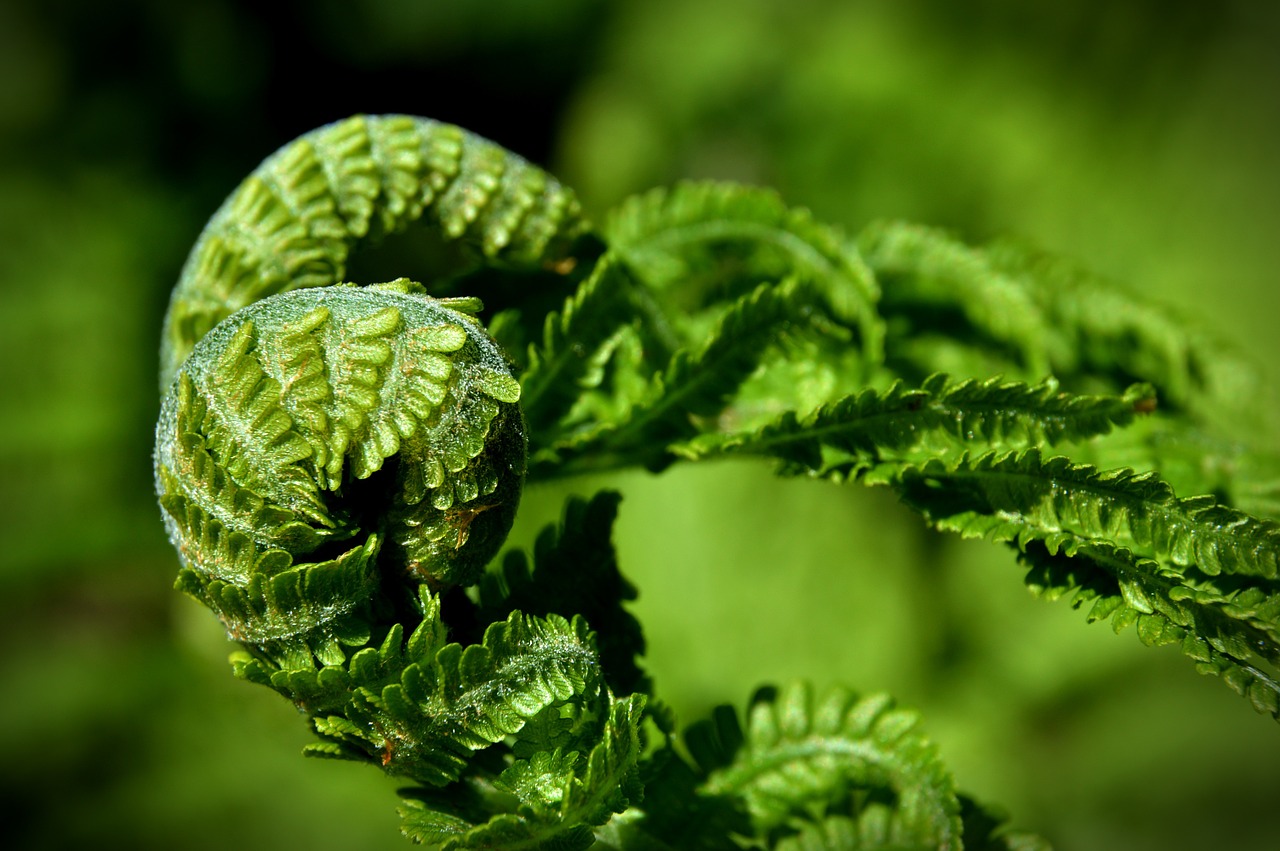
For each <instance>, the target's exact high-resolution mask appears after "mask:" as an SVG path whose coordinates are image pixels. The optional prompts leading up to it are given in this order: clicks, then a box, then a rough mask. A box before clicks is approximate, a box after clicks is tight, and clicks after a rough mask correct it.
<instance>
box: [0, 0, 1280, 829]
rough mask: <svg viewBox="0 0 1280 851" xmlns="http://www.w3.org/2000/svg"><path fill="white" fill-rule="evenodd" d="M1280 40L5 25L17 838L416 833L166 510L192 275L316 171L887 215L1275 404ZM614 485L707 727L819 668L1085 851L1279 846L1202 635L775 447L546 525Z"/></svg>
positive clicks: (5, 601) (453, 12)
mask: <svg viewBox="0 0 1280 851" xmlns="http://www.w3.org/2000/svg"><path fill="white" fill-rule="evenodd" d="M267 7H269V9H270V11H268V12H263V11H260V8H267ZM1277 44H1280V6H1277V4H1274V3H1269V2H1256V3H1248V2H1241V0H1221V2H1216V3H1203V2H1179V0H1072V2H1041V3H1027V2H1025V0H866V2H863V0H850V2H836V1H835V0H679V1H678V0H618V2H592V0H537V2H533V1H532V0H363V1H362V2H360V1H358V0H311V2H303V1H302V0H280V2H276V3H273V4H252V3H249V2H232V0H184V2H182V3H173V2H169V0H120V2H116V3H110V4H104V3H92V2H88V0H42V1H41V2H35V0H30V2H22V0H0V531H2V532H3V536H2V538H0V540H3V542H4V543H3V549H2V550H0V606H2V607H3V609H2V611H0V615H2V616H0V647H3V654H2V655H0V694H2V695H3V696H2V697H0V801H2V802H3V810H4V812H5V813H6V814H5V816H4V821H3V826H2V828H0V832H2V833H3V835H4V836H5V837H6V840H7V841H6V844H7V845H8V847H22V848H70V847H92V846H96V847H104V848H128V849H149V848H171V847H183V848H191V849H220V848H230V847H235V848H239V849H247V850H249V851H251V850H252V849H268V848H277V847H285V846H286V845H287V846H288V847H308V848H312V849H339V848H341V849H349V848H370V849H372V848H383V847H386V848H403V847H407V846H406V845H405V843H404V842H403V841H402V840H401V839H400V838H399V836H398V831H397V824H396V821H397V819H396V815H395V812H394V809H395V801H394V796H393V795H392V789H393V788H394V785H395V784H394V783H392V782H390V781H388V780H386V779H385V778H383V777H381V776H380V775H379V774H378V773H377V772H375V771H373V770H371V769H366V768H363V767H360V766H355V765H349V764H342V763H330V762H316V761H307V760H303V759H302V758H301V756H299V754H298V751H299V748H300V747H301V746H302V745H303V744H304V743H305V742H306V741H307V740H308V734H307V731H306V729H305V725H304V723H303V721H302V719H301V718H300V717H298V716H297V715H296V714H295V713H294V711H293V710H292V709H291V708H290V707H289V706H288V705H286V704H285V702H284V701H282V700H280V699H279V698H278V697H277V696H276V695H274V694H273V693H270V692H268V691H267V690H265V689H260V688H257V687H254V686H250V685H247V684H244V683H241V682H238V681H236V680H234V679H233V678H232V677H231V675H230V672H229V669H228V667H227V665H226V662H225V659H226V655H227V652H228V649H229V647H228V645H227V643H226V641H225V640H224V639H223V638H222V636H221V635H220V633H219V631H218V628H217V627H216V625H215V624H214V622H213V619H212V618H211V617H210V616H208V614H207V612H204V611H203V610H200V609H198V607H196V606H195V604H193V603H190V602H189V601H187V600H185V599H183V598H181V597H180V596H179V595H177V594H176V593H174V592H173V591H172V590H171V581H172V576H173V574H174V569H175V561H174V556H173V555H172V553H171V552H170V551H169V549H168V546H167V543H166V542H165V540H164V538H163V533H162V529H161V524H160V520H159V514H158V511H157V509H156V508H155V506H154V503H153V501H152V497H151V483H150V476H151V473H150V461H149V454H150V443H151V433H152V423H153V419H154V416H155V413H156V410H157V407H158V402H157V392H156V370H157V354H156V352H157V337H158V328H159V323H160V318H161V315H162V312H163V309H164V305H165V303H166V299H167V293H168V289H169V287H170V286H171V285H172V282H173V281H174V280H175V279H176V276H177V272H178V268H179V266H180V264H181V262H182V260H183V257H184V256H185V253H186V251H187V249H188V248H189V246H190V245H191V243H192V242H193V240H194V238H195V236H196V234H197V233H198V232H199V229H200V227H201V225H202V223H203V221H204V219H205V218H207V216H208V215H209V214H210V213H211V212H212V211H213V210H214V208H215V207H216V206H217V204H218V203H219V202H220V200H221V198H222V197H223V196H224V195H225V194H226V193H227V192H229V191H230V190H231V188H232V187H234V185H235V184H236V183H237V182H238V181H239V180H240V179H241V178H242V177H243V176H245V175H246V174H248V172H249V171H250V170H251V169H252V168H253V167H254V166H255V165H256V164H257V163H258V162H259V161H260V160H261V159H262V158H263V157H264V156H265V155H266V154H267V153H269V152H270V151H272V150H273V149H275V148H276V147H278V146H279V145H281V144H283V143H284V142H286V141H288V140H289V139H292V138H293V137H295V136H296V135H298V134H300V133H302V132H304V131H306V130H308V129H311V128H313V127H315V126H318V125H320V124H323V123H326V122H328V121H331V120H334V119H337V118H340V117H343V116H346V115H348V114H351V113H354V112H384V111H385V112H391V111H394V112H409V113H416V114H421V115H426V116H430V117H434V118H438V119H443V120H447V121H451V122H455V123H458V124H461V125H463V126H465V127H467V128H469V129H471V130H474V131H476V132H478V133H480V134H482V135H485V136H488V137H489V138H492V139H494V140H496V141H498V142H500V143H502V144H504V145H506V146H508V147H509V148H511V149H513V150H515V151H517V152H520V153H522V154H524V155H525V156H527V157H528V158H530V159H532V160H534V161H536V162H539V163H542V164H545V165H547V166H549V167H551V168H552V170H553V171H555V172H556V173H557V174H559V175H560V176H561V177H562V178H563V179H565V180H566V182H568V183H569V184H570V185H572V186H574V187H576V188H577V189H578V190H579V192H580V194H581V196H582V198H583V200H584V202H585V204H586V205H587V207H588V209H589V210H590V211H592V212H593V213H594V214H596V215H599V214H601V213H603V211H605V210H606V209H608V208H609V207H610V206H611V205H612V204H614V203H616V202H617V201H618V200H620V199H621V198H623V197H625V196H626V195H627V194H629V193H632V192H636V191H640V190H643V189H646V188H648V187H650V186H653V185H656V184H662V183H668V182H670V181H672V180H675V179H679V178H682V177H697V178H708V177H710V178H728V179H736V180H743V181H750V182H755V183H764V184H769V185H772V186H775V187H777V188H778V189H779V190H780V191H781V192H782V193H783V195H784V196H785V197H786V198H787V199H788V200H789V201H791V202H792V203H794V204H797V205H804V206H808V207H810V208H812V209H813V210H814V211H815V213H816V214H817V215H818V216H819V217H821V218H823V219H825V220H827V221H831V222H836V223H841V224H843V225H844V226H846V227H848V228H849V229H850V230H856V229H858V228H860V227H861V226H862V225H864V224H865V223H866V222H868V221H870V220H872V219H875V218H882V217H904V218H909V219H913V220H918V221H923V222H928V223H932V224H939V225H944V226H947V227H950V228H954V229H955V230H957V231H958V232H959V233H961V234H962V235H964V236H966V237H969V238H973V239H983V238H986V237H989V236H994V235H999V234H1013V235H1017V236H1021V237H1025V238H1027V239H1029V240H1031V241H1032V242H1035V243H1038V244H1039V245H1041V246H1043V247H1046V248H1049V249H1052V250H1055V251H1059V252H1063V253H1066V254H1069V255H1071V256H1073V257H1075V258H1077V259H1079V260H1081V261H1083V263H1085V264H1086V265H1088V266H1091V267H1092V268H1094V269H1096V270H1098V271H1101V272H1102V273H1104V274H1106V275H1108V276H1110V277H1112V278H1114V279H1115V280H1117V281H1120V282H1123V285H1125V286H1127V287H1129V288H1131V289H1133V290H1137V291H1141V292H1144V293H1146V294H1148V295H1149V296H1150V297H1151V298H1153V299H1157V300H1160V301H1163V302H1165V303H1168V304H1171V305H1173V306H1175V307H1176V308H1178V309H1180V310H1181V311H1182V312H1183V313H1184V314H1185V315H1186V316H1187V317H1188V318H1189V321H1193V322H1197V323H1200V324H1202V325H1206V326H1209V327H1211V328H1213V329H1216V331H1217V332H1218V333H1220V334H1221V335H1222V336H1223V337H1224V338H1226V339H1228V340H1232V341H1234V342H1235V344H1236V345H1238V346H1239V347H1240V348H1241V349H1243V350H1247V351H1250V352H1252V353H1253V355H1254V356H1255V357H1256V359H1257V360H1258V361H1259V362H1261V363H1263V365H1264V367H1265V368H1266V369H1268V370H1269V375H1270V376H1271V377H1272V378H1274V377H1275V376H1276V375H1277V367H1276V362H1277V356H1278V355H1280V335H1277V333H1276V327H1275V326H1276V320H1277V317H1278V316H1280V296H1277V283H1280V281H1278V279H1277V272H1276V266H1277V264H1278V263H1280V244H1278V243H1280V240H1278V237H1280V227H1278V226H1280V191H1277V190H1280V51H1277V49H1276V45H1277ZM406 271H407V272H408V273H410V274H412V270H406ZM605 486H607V487H616V488H619V489H621V490H622V491H623V493H624V495H625V499H624V502H623V506H622V514H621V519H620V525H619V529H618V534H617V543H618V547H619V550H620V554H621V559H622V564H623V567H624V569H625V570H626V572H627V573H628V574H629V575H630V577H631V578H632V579H633V580H634V581H635V582H636V584H637V585H639V587H640V589H641V594H642V596H641V599H640V601H639V602H638V604H637V605H636V607H635V608H636V610H637V612H638V613H639V614H640V616H641V618H642V620H643V622H644V623H645V625H646V629H647V634H648V637H649V641H650V645H651V652H650V657H649V662H650V668H651V670H652V672H653V674H654V676H655V677H656V680H657V683H658V687H659V689H660V692H661V694H662V695H663V696H664V697H665V698H666V699H668V700H669V701H670V702H671V703H672V704H673V705H674V706H675V707H676V709H677V710H678V711H679V712H680V713H681V716H682V717H683V718H684V719H685V720H686V721H692V720H694V719H695V718H697V717H699V716H700V715H701V714H702V713H704V712H705V711H706V710H707V709H708V708H710V707H711V706H713V705H714V704H716V703H720V702H734V703H737V704H739V705H741V703H742V702H743V701H744V700H745V699H746V698H747V696H748V695H749V693H750V691H751V690H752V689H753V688H754V687H755V686H756V685H758V684H760V683H762V682H766V681H781V680H785V679H789V678H791V677H795V676H805V677H809V678H812V679H814V680H815V681H816V682H818V683H820V684H827V683H835V682H842V683H846V684H848V685H850V686H852V687H854V688H857V689H859V690H862V691H881V690H884V691H889V692H891V693H893V694H895V695H896V696H897V697H898V698H899V699H900V701H902V702H903V703H906V704H909V705H912V706H915V707H917V708H919V709H920V710H921V711H922V712H923V714H924V718H925V724H926V727H927V729H928V730H930V731H931V733H932V734H933V736H934V738H935V739H936V740H937V741H938V743H939V745H940V747H941V748H942V751H943V754H944V757H945V758H946V759H947V761H948V762H949V764H950V765H951V766H952V767H953V769H954V770H955V773H956V775H957V778H958V781H959V783H960V785H961V786H962V788H964V789H966V790H968V791H970V792H971V793H973V794H975V795H976V796H978V797H979V798H981V799H984V800H989V801H993V802H998V803H1000V804H1002V805H1004V806H1005V807H1006V808H1007V809H1008V810H1009V811H1010V812H1011V813H1012V814H1013V817H1014V821H1015V822H1016V823H1017V824H1019V825H1021V826H1023V827H1027V828H1030V829H1034V830H1036V831H1039V832H1041V833H1042V834H1044V835H1045V836H1047V837H1049V838H1050V839H1051V840H1053V841H1054V842H1055V843H1056V844H1057V845H1058V847H1060V848H1064V849H1110V848H1117V849H1118V848H1125V849H1166V848H1209V847H1213V848H1247V849H1274V848H1275V847H1276V844H1275V842H1276V839H1275V837H1276V836H1277V835H1280V823H1278V822H1277V820H1276V819H1277V817H1276V815H1275V802H1276V800H1277V798H1278V796H1280V730H1277V729H1276V727H1275V725H1274V723H1273V722H1271V721H1270V720H1269V719H1266V718H1264V717H1262V716H1258V715H1255V714H1254V713H1253V712H1252V710H1251V709H1250V708H1249V707H1248V705H1247V704H1246V703H1245V702H1244V701H1242V700H1240V699H1239V698H1237V697H1236V696H1234V695H1233V694H1231V693H1230V692H1229V691H1228V690H1227V689H1226V688H1225V687H1224V686H1223V685H1222V684H1220V683H1218V682H1216V681H1212V680H1208V679H1205V678H1202V677H1198V676H1197V675H1196V674H1195V673H1194V672H1193V670H1192V668H1191V665H1190V664H1189V663H1188V662H1186V661H1185V660H1184V659H1182V658H1181V657H1180V655H1179V654H1178V652H1177V651H1176V650H1175V649H1173V648H1165V649H1163V650H1148V649H1146V648H1143V647H1142V646H1141V645H1140V644H1139V642H1138V641H1137V640H1136V638H1135V637H1134V636H1133V635H1132V634H1124V635H1122V636H1120V637H1116V636H1114V635H1113V634H1112V633H1111V631H1110V630H1109V629H1107V628H1105V627H1102V626H1095V627H1089V626H1086V625H1085V623H1084V617H1083V614H1082V613H1080V612H1076V611H1073V610H1071V609H1070V608H1069V607H1068V606H1066V605H1064V604H1062V603H1057V604H1054V603H1047V602H1043V601H1039V600H1036V599H1034V598H1032V597H1031V596H1030V595H1029V594H1028V593H1027V592H1026V591H1025V590H1024V588H1023V586H1022V584H1021V582H1020V572H1019V570H1018V569H1017V567H1016V565H1015V564H1014V563H1013V560H1012V558H1011V557H1010V555H1009V554H1008V553H1007V552H1005V551H1004V550H1002V549H998V548H993V547H990V546H988V545H985V544H983V543H981V542H968V543H961V542H957V541H952V540H950V539H946V538H941V537H938V536H935V535H932V534H927V533H924V532H922V530H921V526H920V524H919V522H918V521H917V520H916V519H915V518H914V517H912V516H910V515H909V514H908V513H907V512H906V511H905V510H903V509H901V508H900V507H899V506H897V504H896V503H895V502H894V500H893V499H892V498H891V496H889V495H888V494H886V493H881V492H876V491H863V490H857V489H839V488H836V487H834V486H830V485H823V484H820V483H811V482H805V481H787V482H777V481H774V480H773V479H772V477H771V475H770V472H769V470H768V469H767V468H764V467H757V466H752V465H741V464H724V465H719V466H709V467H706V468H689V469H679V468H678V469H676V470H674V471H671V472H669V473H667V474H665V475H663V476H660V477H653V476H648V475H644V474H633V475H624V476H617V477H613V478H609V479H598V480H589V481H586V480H584V481H574V482H570V483H567V484H565V485H563V486H557V487H556V488H554V489H553V488H541V489H533V490H531V492H529V493H528V495H527V498H526V504H525V507H524V508H523V509H522V516H521V520H520V522H519V525H518V528H517V530H516V535H515V540H516V541H517V542H519V541H524V542H528V541H530V540H532V537H533V535H534V534H535V533H536V531H537V529H538V528H539V527H540V526H541V525H542V524H544V523H546V522H550V521H551V520H553V519H554V518H555V517H556V516H557V515H558V513H559V511H560V506H561V504H562V501H563V498H564V496H565V495H566V493H570V492H574V493H583V494H589V493H591V492H593V491H594V490H595V489H597V488H599V487H605Z"/></svg>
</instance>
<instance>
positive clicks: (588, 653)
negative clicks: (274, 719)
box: [237, 589, 600, 787]
mask: <svg viewBox="0 0 1280 851" xmlns="http://www.w3.org/2000/svg"><path fill="white" fill-rule="evenodd" d="M422 608H423V611H424V617H423V620H422V623H421V624H420V625H419V626H418V627H417V628H416V629H415V630H414V632H413V634H412V635H411V636H410V637H409V639H408V640H407V641H405V640H404V632H403V628H402V627H401V626H400V625H399V624H395V625H394V626H392V627H391V629H390V630H389V631H388V632H387V635H386V637H385V638H384V640H383V642H382V644H381V645H380V646H379V647H377V648H374V647H367V648H365V649H363V650H360V651H359V652H357V653H355V654H354V655H353V656H351V658H350V659H349V660H341V659H340V660H338V662H336V663H329V664H326V665H324V666H322V667H316V666H315V665H313V664H307V665H305V666H295V667H293V668H285V667H283V666H278V667H273V666H272V665H271V664H270V663H269V662H265V661H262V660H257V659H247V658H241V659H240V660H239V661H238V663H237V674H238V675H239V676H241V677H243V678H245V679H248V680H251V681H254V682H260V683H263V684H265V685H270V686H271V687H272V688H274V689H275V690H277V691H279V692H280V693H281V694H283V695H284V696H285V697H287V698H288V699H289V700H291V701H293V702H294V703H295V704H297V705H298V706H299V707H300V708H303V709H305V710H306V711H307V712H308V713H309V714H311V715H313V716H314V724H315V728H316V732H317V733H319V734H320V736H321V737H322V738H323V739H325V740H326V743H325V744H323V745H319V746H312V747H310V748H308V752H309V753H313V754H315V755H319V756H329V757H342V758H347V759H357V760H360V761H365V762H373V763H375V764H378V765H381V767H382V768H383V770H385V771H387V772H388V773H390V774H395V775H399V776H405V777H409V778H412V779H413V780H415V781H417V782H419V783H423V784H426V785H429V786H433V787H443V786H446V785H448V784H450V783H453V782H455V781H457V780H458V779H459V777H460V776H461V774H462V772H463V771H464V769H466V767H467V765H468V762H469V760H470V759H471V758H472V756H473V755H475V753H476V752H478V751H480V750H482V749H484V748H487V747H489V746H490V745H493V744H494V743H496V742H500V741H502V740H503V739H504V738H506V737H508V736H513V735H516V734H518V733H520V731H521V730H522V729H523V728H524V726H525V725H526V724H527V723H528V722H530V721H531V720H532V719H535V718H537V717H538V716H539V715H540V714H541V713H543V712H545V711H549V710H552V709H553V708H555V707H561V706H563V705H565V704H567V703H569V702H571V701H579V700H583V699H590V698H593V697H594V696H595V695H596V694H597V693H598V692H599V689H600V672H599V662H598V661H597V658H596V655H595V650H594V647H593V645H592V642H591V639H590V636H589V634H588V632H587V627H586V623H585V621H583V620H582V619H581V618H575V619H574V621H573V622H570V621H567V620H565V619H564V618H560V617H558V616H554V615H553V616H550V617H548V618H533V617H526V616H524V615H522V614H521V613H519V612H513V613H512V614H511V615H510V616H509V617H508V618H507V619H506V620H505V621H500V622H498V623H494V624H492V625H490V627H489V628H488V630H486V632H485V635H484V640H483V641H482V642H481V643H479V644H473V645H470V646H467V647H463V646H462V645H460V644H448V643H446V640H447V632H446V628H445V626H444V622H443V620H442V619H441V616H440V604H439V598H438V597H437V596H435V595H432V594H430V593H429V592H427V591H426V590H425V589H424V590H423V591H422Z"/></svg>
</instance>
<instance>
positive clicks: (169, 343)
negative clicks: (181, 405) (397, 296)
mask: <svg viewBox="0 0 1280 851" xmlns="http://www.w3.org/2000/svg"><path fill="white" fill-rule="evenodd" d="M419 219H423V220H425V221H427V222H428V223H429V224H430V226H431V227H433V228H434V229H435V230H437V231H438V232H439V233H441V234H442V235H443V236H445V237H446V238H448V239H459V240H463V241H464V242H466V243H469V244H472V245H474V246H475V247H476V248H477V250H478V251H479V252H480V253H481V254H482V255H483V256H484V257H485V258H487V259H488V260H489V261H491V262H494V263H504V264H513V265H516V266H524V267H535V268H536V267H538V266H540V265H542V264H544V263H548V262H554V261H556V260H558V259H560V258H561V257H563V256H564V252H565V250H566V248H567V245H568V243H569V242H570V241H572V240H573V239H574V238H575V237H577V236H578V235H579V234H581V233H583V232H584V231H585V228H586V226H585V224H584V223H583V221H582V218H581V214H580V209H579V205H578V203H577V201H576V199H575V198H574V196H573V194H572V193H571V192H569V190H567V189H565V188H564V187H562V186H561V185H560V184H559V183H557V182H556V181H555V180H554V179H553V178H551V177H550V176H549V175H547V174H546V173H545V172H543V171H542V170H541V169H538V168H537V167H535V166H533V165H530V164H529V163H528V162H526V161H525V160H523V159H521V158H520V157H517V156H515V155H514V154H511V153H509V152H507V151H505V150H504V149H502V148H500V147H498V146H497V145H494V144H492V143H491V142H488V141H486V140H484V139H481V138H480V137H478V136H475V135H472V134H471V133H467V132H466V131H464V130H462V129H460V128H458V127H454V126H452V125H448V124H441V123H439V122H435V121H429V120H427V119H422V118H414V117H411V116H402V115H388V116H355V117H353V118H349V119H347V120H345V121H341V122H338V123H335V124H330V125H328V126H325V127H321V128H320V129H318V130H315V131H313V132H311V133H308V134H307V135H305V136H302V137H301V138H299V139H297V140H295V141H294V142H291V143H290V144H288V145H286V146H285V147H284V148H282V149H280V150H279V151H278V152H276V153H275V154H273V155H272V156H271V157H268V158H267V159H266V160H265V161H264V162H263V163H262V165H260V166H259V167H258V169H257V170H255V171H254V173H253V174H252V175H251V176H250V177H249V178H248V179H247V180H245V182H244V183H243V184H241V185H240V187H239V188H238V189H237V190H236V191H235V192H234V193H232V195H231V196H230V197H229V198H228V199H227V201H226V202H225V203H224V204H223V205H222V207H221V208H220V209H219V210H218V212H217V213H215V214H214V216H213V218H212V219H210V221H209V224H208V225H207V226H206V227H205V230H204V232H203V233H202V234H201V236H200V239H199V240H198V241H197V243H196V246H195V248H194V249H193V250H192V253H191V256H190V258H189V259H188V261H187V264H186V266H185V268H184V269H183V273H182V277H181V279H180V280H179V282H178V285H177V287H176V288H175V290H174V294H173V300H172V302H171V303H170V307H169V314H168V316H167V318H166V320H165V331H164V337H163V340H164V352H163V356H162V368H161V386H162V387H167V386H168V384H169V382H170V381H171V380H172V376H173V374H174V373H175V372H176V370H177V368H178V366H179V364H181V363H182V362H183V360H185V359H186V357H187V355H188V354H189V353H190V351H191V349H192V347H193V346H194V345H195V343H196V341H197V340H199V339H201V338H202V337H203V336H204V335H205V334H206V333H208V332H209V331H210V330H211V329H212V328H213V327H214V326H215V325H217V324H218V322H220V321H221V320H222V319H223V318H225V317H227V316H229V315H230V314H232V313H234V312H235V311H236V310H238V309H240V308H242V307H244V306H246V305H248V304H251V303H253V302H255V301H257V300H259V299H262V298H265V297H266V296H269V295H272V294H275V293H280V292H285V291H287V290H292V289H298V288H305V287H323V286H329V285H332V284H336V283H338V282H340V281H341V280H342V279H343V276H344V275H345V273H346V264H347V259H348V256H349V255H350V253H351V252H352V251H353V250H357V249H358V248H359V246H360V245H361V244H363V243H364V242H365V241H366V240H369V239H377V238H379V237H381V236H382V235H384V234H389V233H394V232H397V231H399V230H402V229H403V228H405V227H406V226H407V225H408V224H410V223H412V222H414V221H416V220H419Z"/></svg>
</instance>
